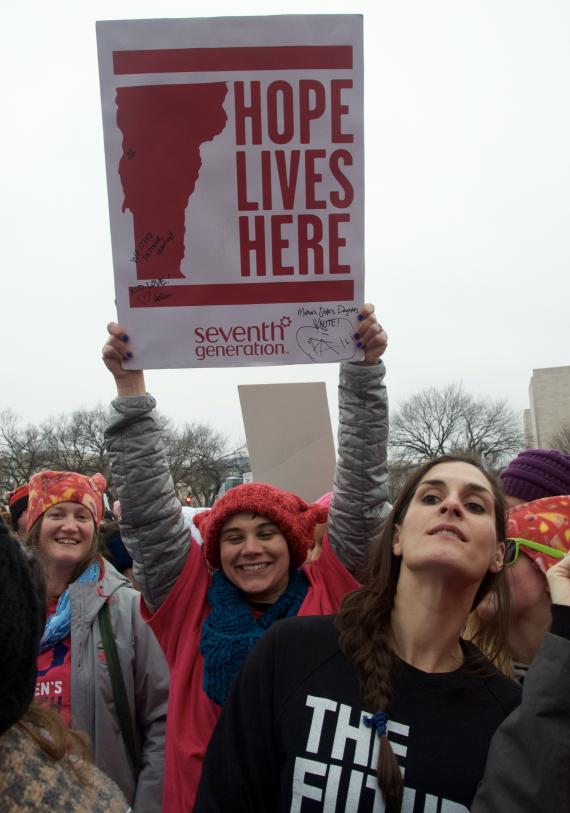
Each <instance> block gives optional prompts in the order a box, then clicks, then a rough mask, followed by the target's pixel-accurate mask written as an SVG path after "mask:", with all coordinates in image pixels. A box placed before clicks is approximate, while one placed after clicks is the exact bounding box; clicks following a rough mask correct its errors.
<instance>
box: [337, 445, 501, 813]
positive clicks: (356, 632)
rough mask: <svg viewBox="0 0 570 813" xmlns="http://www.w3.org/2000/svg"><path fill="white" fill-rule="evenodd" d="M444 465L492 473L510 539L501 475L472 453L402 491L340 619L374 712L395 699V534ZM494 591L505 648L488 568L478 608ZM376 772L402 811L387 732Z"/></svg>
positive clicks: (497, 577) (415, 478)
mask: <svg viewBox="0 0 570 813" xmlns="http://www.w3.org/2000/svg"><path fill="white" fill-rule="evenodd" d="M440 463H468V464H470V465H472V466H475V468H477V469H478V470H479V471H480V472H481V473H482V474H483V475H484V476H485V477H486V479H487V480H488V482H489V485H490V486H491V490H492V493H493V498H494V503H495V528H496V532H497V540H498V541H502V540H504V538H505V531H506V523H505V501H504V497H503V495H502V493H501V490H500V488H499V486H498V484H497V482H496V480H495V478H494V477H493V476H492V475H491V474H489V472H487V471H485V469H484V468H483V467H482V466H481V464H480V463H479V461H477V460H476V459H475V458H472V457H470V456H467V455H455V454H453V455H443V456H442V457H437V458H434V459H433V460H429V461H427V462H426V463H424V464H422V465H420V466H418V467H417V468H416V469H414V471H413V472H412V473H411V475H410V476H409V477H408V479H407V481H406V483H405V484H404V486H403V488H402V490H401V491H400V494H399V495H398V498H397V499H396V501H395V503H394V506H393V508H392V511H391V513H390V514H389V516H388V517H387V519H386V522H385V523H384V526H383V528H382V531H381V532H380V535H379V537H378V539H377V540H376V542H375V544H374V548H373V552H372V555H371V558H370V562H369V565H368V571H367V575H366V578H365V581H364V585H363V587H362V588H361V589H360V590H356V591H354V592H352V593H349V594H348V595H347V596H346V597H345V598H344V600H343V602H342V605H341V608H340V611H339V613H338V615H337V618H336V626H337V628H338V630H339V633H340V635H339V641H340V648H341V650H342V652H343V653H344V655H345V656H346V657H347V658H348V660H349V661H350V662H351V663H352V664H353V666H354V668H355V670H356V673H357V675H358V678H359V680H360V684H361V687H362V694H363V697H364V700H365V702H366V703H368V704H369V705H370V707H371V708H372V709H373V710H374V711H387V709H388V707H389V705H390V702H391V700H392V675H393V672H394V667H395V663H396V658H395V653H394V650H393V646H392V626H391V615H392V610H393V607H394V598H395V595H396V587H397V584H398V578H399V575H400V566H401V558H400V557H399V556H396V555H395V554H394V552H393V550H392V541H393V537H394V532H395V530H396V526H397V525H398V524H399V523H401V522H402V521H403V519H404V517H405V516H406V513H407V511H408V508H409V506H410V503H411V501H412V499H413V497H414V494H415V493H416V490H417V488H418V486H419V484H420V483H421V481H422V480H423V478H424V477H425V475H426V473H427V472H428V471H430V469H432V468H433V467H434V466H437V465H438V464H440ZM493 589H496V590H497V592H498V594H499V596H500V600H499V601H500V603H499V610H498V612H500V613H501V617H503V618H504V624H503V626H502V629H501V631H500V634H499V633H498V640H497V646H498V647H500V646H503V645H504V641H505V640H506V627H507V619H506V615H505V613H504V612H503V608H504V607H505V606H508V594H507V590H506V582H505V579H504V574H503V573H502V571H501V572H500V573H498V574H494V573H491V572H488V573H487V574H486V575H485V577H484V578H483V580H482V582H481V584H480V585H479V588H478V590H477V593H476V595H475V599H474V601H473V608H474V607H476V606H477V604H478V603H479V602H480V601H481V600H482V599H483V597H484V596H485V595H486V594H487V593H488V592H489V590H493ZM501 599H502V602H501ZM376 773H377V778H378V785H379V787H380V789H381V791H382V795H383V797H384V802H385V805H386V810H387V811H396V810H399V809H400V806H401V800H402V793H403V780H402V774H401V771H400V766H399V764H398V761H397V760H396V757H395V756H394V753H393V751H392V748H391V746H390V743H389V741H388V737H387V736H385V735H384V736H382V737H381V738H380V750H379V755H378V767H377V772H376Z"/></svg>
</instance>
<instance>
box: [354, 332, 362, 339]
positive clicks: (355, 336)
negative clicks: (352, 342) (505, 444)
mask: <svg viewBox="0 0 570 813" xmlns="http://www.w3.org/2000/svg"><path fill="white" fill-rule="evenodd" d="M352 338H353V339H360V333H353V334H352Z"/></svg>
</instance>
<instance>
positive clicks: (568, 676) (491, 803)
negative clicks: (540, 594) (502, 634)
mask: <svg viewBox="0 0 570 813" xmlns="http://www.w3.org/2000/svg"><path fill="white" fill-rule="evenodd" d="M563 609H564V610H567V609H568V608H566V607H565V608H563ZM569 685H570V640H568V638H566V637H561V636H559V635H554V634H551V633H549V634H547V635H545V636H544V638H543V640H542V643H541V645H540V648H539V650H538V653H537V654H536V656H535V658H534V660H533V662H532V665H531V667H530V669H529V671H528V674H527V676H526V678H525V681H524V685H523V696H522V702H521V705H520V706H519V707H518V709H515V711H513V712H512V713H511V714H510V715H509V716H508V717H507V719H506V720H505V722H504V723H503V724H502V725H501V726H500V727H499V728H498V729H497V731H496V733H495V736H494V737H493V739H492V740H491V747H490V749H489V755H488V757H487V766H486V768H485V775H484V776H483V781H482V782H481V786H480V788H479V790H478V792H477V795H476V796H475V799H474V801H473V804H472V806H471V813H511V811H513V812H514V811H516V813H537V811H544V813H563V812H564V813H565V812H566V811H568V810H570V771H569V767H570V693H569V692H568V686H569Z"/></svg>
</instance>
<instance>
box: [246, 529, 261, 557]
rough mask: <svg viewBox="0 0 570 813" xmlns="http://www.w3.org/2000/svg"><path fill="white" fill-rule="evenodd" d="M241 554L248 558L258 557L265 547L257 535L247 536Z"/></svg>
mask: <svg viewBox="0 0 570 813" xmlns="http://www.w3.org/2000/svg"><path fill="white" fill-rule="evenodd" d="M241 552H242V553H243V554H245V555H246V556H257V555H258V554H259V553H262V552H263V547H262V545H261V543H260V541H259V539H257V537H256V536H255V534H248V535H247V536H246V538H245V540H244V543H243V547H242V549H241Z"/></svg>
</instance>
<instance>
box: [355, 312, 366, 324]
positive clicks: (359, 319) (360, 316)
mask: <svg viewBox="0 0 570 813" xmlns="http://www.w3.org/2000/svg"><path fill="white" fill-rule="evenodd" d="M356 318H357V319H358V321H359V322H362V321H364V316H363V315H362V314H361V313H359V314H358V316H357V317H356Z"/></svg>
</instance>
